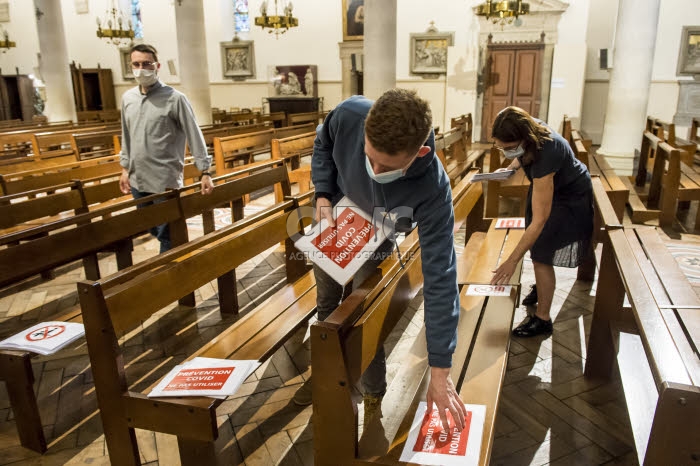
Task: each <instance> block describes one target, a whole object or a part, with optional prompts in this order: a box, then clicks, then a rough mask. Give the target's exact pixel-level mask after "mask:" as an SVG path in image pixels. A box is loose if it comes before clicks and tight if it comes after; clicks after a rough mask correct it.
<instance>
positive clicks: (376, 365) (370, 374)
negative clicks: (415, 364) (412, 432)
mask: <svg viewBox="0 0 700 466" xmlns="http://www.w3.org/2000/svg"><path fill="white" fill-rule="evenodd" d="M393 248H394V244H393V243H392V242H391V241H389V240H387V241H385V242H384V243H383V244H382V245H381V246H379V248H378V249H377V251H376V252H375V253H374V258H372V259H370V260H368V261H367V262H366V263H365V264H364V265H363V266H362V267H360V270H358V271H357V273H356V274H355V277H354V278H353V281H352V288H353V290H354V289H356V288H358V287H359V286H360V285H361V284H362V283H363V282H364V281H365V280H367V278H369V277H370V276H371V275H372V273H374V271H375V270H376V269H377V266H379V264H380V263H381V262H382V261H383V260H384V257H388V256H389V254H390V253H391V252H392V251H393ZM314 275H315V277H316V310H317V311H318V320H326V318H327V317H328V316H329V315H331V313H332V312H333V311H335V308H336V307H338V304H340V300H341V298H342V297H343V286H342V285H340V284H339V283H338V282H336V281H335V280H333V279H332V278H331V277H330V276H329V275H328V274H327V273H326V272H324V271H323V270H321V268H320V267H318V266H317V265H316V264H314ZM312 351H313V349H312ZM362 387H363V390H364V392H365V394H371V395H384V393H385V392H386V353H385V352H384V346H381V347H380V348H379V350H377V354H376V355H375V356H374V359H373V360H372V362H371V363H370V364H369V366H368V367H367V370H366V371H365V373H364V374H362Z"/></svg>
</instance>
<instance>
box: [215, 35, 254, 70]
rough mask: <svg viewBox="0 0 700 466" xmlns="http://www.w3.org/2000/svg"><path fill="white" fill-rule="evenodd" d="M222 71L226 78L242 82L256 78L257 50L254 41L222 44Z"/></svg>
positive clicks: (234, 41) (235, 41) (236, 41)
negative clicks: (254, 47)
mask: <svg viewBox="0 0 700 466" xmlns="http://www.w3.org/2000/svg"><path fill="white" fill-rule="evenodd" d="M221 69H222V70H223V75H224V78H233V79H235V80H242V79H246V78H254V77H255V50H254V49H253V41H252V40H238V39H236V40H233V41H231V42H221Z"/></svg>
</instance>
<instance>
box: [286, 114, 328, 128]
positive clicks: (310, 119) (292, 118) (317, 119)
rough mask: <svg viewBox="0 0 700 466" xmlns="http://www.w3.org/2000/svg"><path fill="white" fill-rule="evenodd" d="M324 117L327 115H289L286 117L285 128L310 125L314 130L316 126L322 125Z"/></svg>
mask: <svg viewBox="0 0 700 466" xmlns="http://www.w3.org/2000/svg"><path fill="white" fill-rule="evenodd" d="M326 115H327V113H323V112H306V113H290V114H289V115H287V126H294V125H301V124H305V123H312V124H313V125H314V128H316V125H318V124H319V123H323V119H324V118H325V117H326Z"/></svg>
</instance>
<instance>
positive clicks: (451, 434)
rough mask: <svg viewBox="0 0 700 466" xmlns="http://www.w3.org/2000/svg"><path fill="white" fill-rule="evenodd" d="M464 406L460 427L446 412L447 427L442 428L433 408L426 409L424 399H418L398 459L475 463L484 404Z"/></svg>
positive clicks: (441, 463)
mask: <svg viewBox="0 0 700 466" xmlns="http://www.w3.org/2000/svg"><path fill="white" fill-rule="evenodd" d="M464 406H465V408H466V409H467V416H466V418H465V426H464V429H463V430H461V431H460V430H459V429H458V428H457V426H456V424H455V422H454V419H453V418H452V415H451V414H450V413H449V412H447V413H446V414H447V420H448V424H449V429H448V430H447V431H446V430H444V429H443V427H442V422H441V421H440V415H439V413H438V410H437V408H433V410H432V411H431V412H430V413H428V412H427V403H426V402H424V401H423V402H421V403H420V404H419V405H418V409H417V410H416V415H415V417H414V418H413V423H412V425H411V431H410V432H409V434H408V439H407V440H406V445H405V446H404V449H403V452H402V453H401V458H400V461H405V462H409V463H418V464H426V465H439V466H456V465H476V464H479V454H480V452H481V436H482V433H483V430H484V419H485V415H486V406H483V405H466V404H465V405H464Z"/></svg>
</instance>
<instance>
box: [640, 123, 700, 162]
mask: <svg viewBox="0 0 700 466" xmlns="http://www.w3.org/2000/svg"><path fill="white" fill-rule="evenodd" d="M649 120H652V121H653V125H654V126H655V127H657V128H659V131H658V136H659V137H661V138H662V139H663V140H664V141H665V142H667V143H668V144H669V145H670V146H671V147H675V148H677V149H680V150H681V161H682V162H684V163H685V164H687V165H688V166H689V167H692V166H693V165H694V156H695V152H696V151H697V145H696V144H695V143H694V142H692V141H686V140H685V139H681V138H679V137H677V136H676V125H675V124H674V123H667V122H665V121H661V120H659V119H657V118H653V117H647V126H648V125H649ZM652 131H653V130H652Z"/></svg>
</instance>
